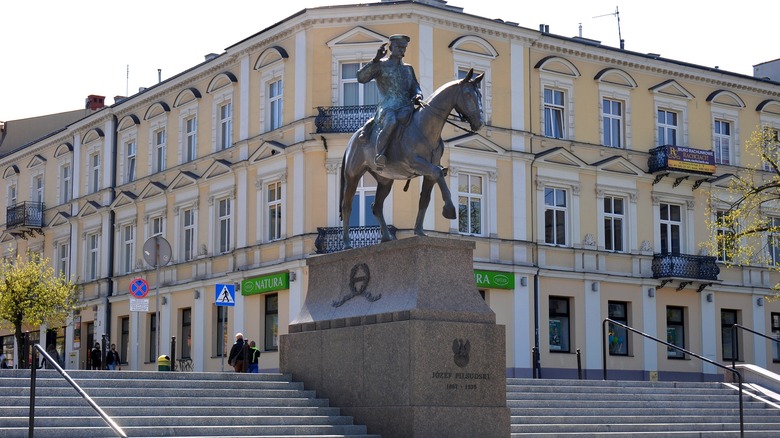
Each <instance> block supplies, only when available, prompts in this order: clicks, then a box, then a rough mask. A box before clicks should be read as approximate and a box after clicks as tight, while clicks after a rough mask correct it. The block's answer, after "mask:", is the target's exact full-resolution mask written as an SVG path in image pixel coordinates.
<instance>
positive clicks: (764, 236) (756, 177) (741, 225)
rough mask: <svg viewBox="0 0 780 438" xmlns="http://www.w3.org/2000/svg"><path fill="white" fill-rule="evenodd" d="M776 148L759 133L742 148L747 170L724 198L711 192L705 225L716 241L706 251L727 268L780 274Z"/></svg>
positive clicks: (773, 134) (774, 136) (774, 138)
mask: <svg viewBox="0 0 780 438" xmlns="http://www.w3.org/2000/svg"><path fill="white" fill-rule="evenodd" d="M779 146H780V142H779V141H778V132H777V131H776V130H774V129H771V128H768V127H764V128H759V129H757V130H756V131H754V132H753V133H752V135H751V136H750V139H748V141H746V142H745V145H744V151H745V153H744V154H743V159H744V160H745V161H748V162H749V164H748V165H746V166H745V167H744V168H741V169H740V171H739V173H738V174H737V175H733V176H732V178H731V179H730V181H729V184H728V191H727V192H726V191H721V192H719V191H717V190H716V189H715V188H713V194H712V196H711V198H710V203H709V215H708V216H709V217H710V218H711V220H709V221H707V225H708V227H709V229H710V231H711V232H712V235H713V236H714V239H713V241H712V242H710V243H709V244H708V245H707V246H708V247H709V249H710V253H713V254H717V255H718V258H719V259H720V260H721V261H723V262H725V263H726V264H733V265H766V266H769V267H770V268H773V269H778V268H780V153H779V149H778V147H779ZM775 289H778V285H775Z"/></svg>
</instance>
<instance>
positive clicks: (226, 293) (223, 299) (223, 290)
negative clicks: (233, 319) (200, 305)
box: [214, 284, 236, 306]
mask: <svg viewBox="0 0 780 438" xmlns="http://www.w3.org/2000/svg"><path fill="white" fill-rule="evenodd" d="M215 292H216V295H215V298H214V302H215V303H216V304H217V306H235V305H236V285H235V284H218V285H216V288H215Z"/></svg>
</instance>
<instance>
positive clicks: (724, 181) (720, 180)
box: [707, 173, 737, 189]
mask: <svg viewBox="0 0 780 438" xmlns="http://www.w3.org/2000/svg"><path fill="white" fill-rule="evenodd" d="M735 180H737V177H736V176H735V175H734V174H731V173H727V174H725V175H720V176H717V177H715V178H713V179H711V180H709V181H707V182H709V183H710V184H712V186H713V187H719V188H723V189H728V188H729V186H731V183H732V181H735Z"/></svg>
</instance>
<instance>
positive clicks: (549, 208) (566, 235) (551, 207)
mask: <svg viewBox="0 0 780 438" xmlns="http://www.w3.org/2000/svg"><path fill="white" fill-rule="evenodd" d="M548 191H551V192H552V194H553V204H548V201H547V198H548ZM559 192H562V193H563V200H564V205H563V206H562V207H561V206H558V205H555V202H556V201H557V199H558V193H559ZM542 199H543V200H544V212H543V218H544V222H543V223H542V226H543V230H544V243H545V244H546V245H552V246H567V245H568V244H569V240H570V239H571V236H570V232H569V228H568V227H569V216H570V213H569V205H570V204H571V202H570V200H569V189H566V188H562V187H557V186H545V187H544V189H543V190H542ZM558 212H563V225H562V226H561V225H560V224H558ZM550 213H552V216H549V215H550ZM548 216H549V217H548ZM550 218H551V219H553V220H552V223H550V224H548V219H550ZM548 229H551V230H553V233H554V236H553V238H552V241H551V240H550V239H549V238H548V235H550V236H552V234H549V233H548ZM561 232H563V242H560V241H559V240H560V235H559V234H560V233H561Z"/></svg>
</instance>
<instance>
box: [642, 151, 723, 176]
mask: <svg viewBox="0 0 780 438" xmlns="http://www.w3.org/2000/svg"><path fill="white" fill-rule="evenodd" d="M647 168H648V172H649V173H658V172H675V173H680V174H699V175H712V174H714V173H715V153H714V152H713V151H705V150H700V149H692V148H686V147H682V146H674V145H664V146H658V147H657V148H653V149H650V157H649V158H648V159H647Z"/></svg>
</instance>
